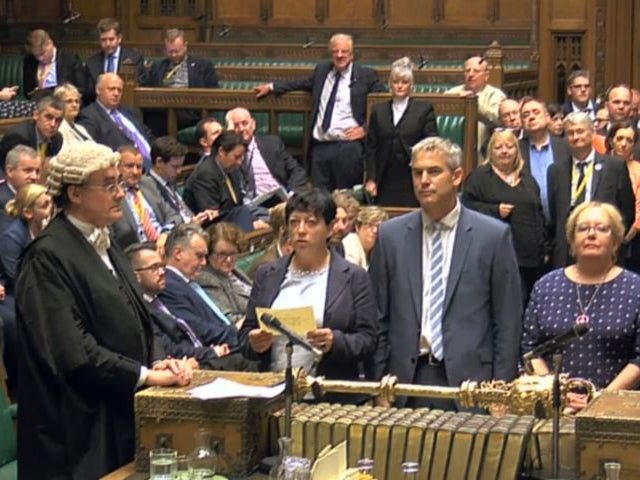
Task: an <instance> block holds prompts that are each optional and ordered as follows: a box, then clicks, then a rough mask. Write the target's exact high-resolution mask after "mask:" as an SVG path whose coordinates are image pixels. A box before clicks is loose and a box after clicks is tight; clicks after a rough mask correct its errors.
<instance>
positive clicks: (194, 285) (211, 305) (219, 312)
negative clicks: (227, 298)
mask: <svg viewBox="0 0 640 480" xmlns="http://www.w3.org/2000/svg"><path fill="white" fill-rule="evenodd" d="M189 285H190V286H191V288H193V289H194V290H195V291H196V293H197V294H198V296H199V297H200V298H201V299H202V300H203V301H204V303H206V304H207V306H208V307H209V308H210V309H211V310H212V311H213V313H215V314H216V316H217V317H218V318H219V319H220V320H222V321H223V322H224V323H226V324H227V325H231V320H229V319H228V318H227V316H226V315H225V314H224V312H223V311H222V310H221V309H220V307H219V306H218V305H216V302H214V301H213V300H212V299H211V297H210V296H209V295H208V294H207V292H205V291H204V288H202V287H201V286H200V284H198V283H197V282H194V281H191V282H189Z"/></svg>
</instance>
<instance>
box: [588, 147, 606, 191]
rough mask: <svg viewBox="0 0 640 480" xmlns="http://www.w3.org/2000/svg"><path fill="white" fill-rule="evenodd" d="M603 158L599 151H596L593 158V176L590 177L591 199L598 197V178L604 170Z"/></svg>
mask: <svg viewBox="0 0 640 480" xmlns="http://www.w3.org/2000/svg"><path fill="white" fill-rule="evenodd" d="M603 167H604V158H603V157H602V155H600V154H599V153H596V155H595V158H594V159H593V178H592V179H591V199H594V198H598V197H597V196H598V186H599V185H600V179H601V178H602V171H603V170H604V168H603Z"/></svg>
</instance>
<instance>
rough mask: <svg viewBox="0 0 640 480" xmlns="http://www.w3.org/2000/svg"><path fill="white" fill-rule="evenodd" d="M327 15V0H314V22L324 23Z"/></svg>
mask: <svg viewBox="0 0 640 480" xmlns="http://www.w3.org/2000/svg"><path fill="white" fill-rule="evenodd" d="M328 14H329V5H328V2H327V0H316V20H317V21H318V23H324V21H325V20H326V19H327V15H328Z"/></svg>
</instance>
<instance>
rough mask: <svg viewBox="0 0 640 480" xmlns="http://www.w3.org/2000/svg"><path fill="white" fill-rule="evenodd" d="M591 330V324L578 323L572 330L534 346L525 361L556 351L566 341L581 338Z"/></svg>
mask: <svg viewBox="0 0 640 480" xmlns="http://www.w3.org/2000/svg"><path fill="white" fill-rule="evenodd" d="M588 331H589V325H588V324H586V323H578V324H576V325H574V326H573V327H572V328H571V329H570V330H567V331H566V332H564V333H562V334H560V335H558V336H556V337H553V338H552V339H550V340H547V341H546V342H544V343H543V344H542V345H540V346H538V347H536V348H534V349H533V350H531V351H530V352H527V353H525V354H524V355H523V356H522V359H523V360H524V361H525V363H527V362H530V361H531V360H532V359H534V358H537V357H541V356H543V355H546V354H548V353H552V352H555V351H556V350H557V349H558V348H560V347H562V346H563V345H565V344H566V343H569V342H571V341H573V340H575V339H576V338H580V337H581V336H583V335H584V334H585V333H587V332H588Z"/></svg>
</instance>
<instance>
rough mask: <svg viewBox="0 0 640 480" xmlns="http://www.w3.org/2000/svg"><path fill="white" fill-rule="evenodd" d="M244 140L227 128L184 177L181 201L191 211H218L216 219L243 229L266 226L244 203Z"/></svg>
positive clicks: (249, 229)
mask: <svg viewBox="0 0 640 480" xmlns="http://www.w3.org/2000/svg"><path fill="white" fill-rule="evenodd" d="M245 152H246V143H245V141H244V139H243V138H242V135H240V134H239V133H236V132H233V131H229V130H226V131H224V132H222V133H221V134H220V136H219V137H218V138H217V140H216V141H215V143H214V146H213V151H212V152H211V155H210V156H208V157H203V158H202V159H200V162H198V165H197V166H196V168H195V170H194V171H193V173H192V174H191V175H190V176H189V178H188V179H187V184H186V186H185V189H184V200H185V202H187V205H188V206H189V208H191V210H192V211H194V212H203V211H205V210H218V211H219V213H220V215H219V217H218V218H219V219H220V220H224V221H225V222H230V223H235V224H236V225H238V226H239V227H240V228H242V229H243V230H244V231H246V232H250V231H252V230H254V229H258V228H265V227H267V226H268V225H267V224H266V223H265V222H264V221H262V220H257V219H255V218H254V217H253V215H252V213H251V209H250V208H249V207H248V206H247V205H245V204H244V196H243V193H242V182H243V180H242V173H241V172H240V165H242V161H243V158H244V154H245Z"/></svg>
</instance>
